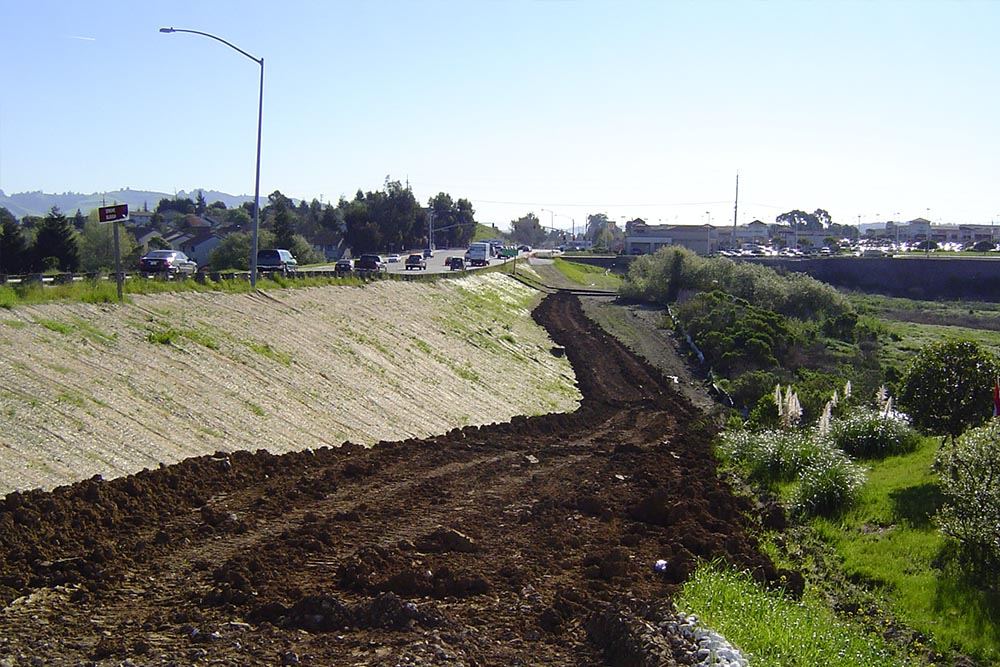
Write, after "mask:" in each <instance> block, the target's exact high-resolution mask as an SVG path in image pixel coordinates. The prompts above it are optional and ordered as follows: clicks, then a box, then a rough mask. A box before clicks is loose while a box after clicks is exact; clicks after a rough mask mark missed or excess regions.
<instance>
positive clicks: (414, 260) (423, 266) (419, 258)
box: [405, 254, 427, 271]
mask: <svg viewBox="0 0 1000 667" xmlns="http://www.w3.org/2000/svg"><path fill="white" fill-rule="evenodd" d="M405 268H406V270H407V271H409V270H410V269H416V270H418V271H420V270H424V271H426V270H427V260H425V259H424V256H423V255H417V254H413V255H410V256H409V257H407V258H406V267H405Z"/></svg>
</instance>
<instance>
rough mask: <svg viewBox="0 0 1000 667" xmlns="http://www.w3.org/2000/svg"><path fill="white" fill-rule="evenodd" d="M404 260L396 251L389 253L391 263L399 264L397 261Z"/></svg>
mask: <svg viewBox="0 0 1000 667" xmlns="http://www.w3.org/2000/svg"><path fill="white" fill-rule="evenodd" d="M402 261H403V258H402V257H400V256H399V255H397V254H396V253H392V254H391V255H389V263H390V264H397V263H399V262H402Z"/></svg>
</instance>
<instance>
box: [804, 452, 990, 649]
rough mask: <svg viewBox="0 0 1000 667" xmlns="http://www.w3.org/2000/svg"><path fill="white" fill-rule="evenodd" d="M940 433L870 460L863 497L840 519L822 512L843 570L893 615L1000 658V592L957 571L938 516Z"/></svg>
mask: <svg viewBox="0 0 1000 667" xmlns="http://www.w3.org/2000/svg"><path fill="white" fill-rule="evenodd" d="M939 442H940V441H939V440H937V439H934V438H927V439H925V441H924V442H923V444H922V445H921V447H920V448H919V449H918V450H917V451H916V452H914V453H912V454H908V455H905V456H894V457H889V458H887V459H885V460H883V461H878V462H874V463H871V464H870V465H871V468H870V470H869V473H868V483H867V485H866V486H865V489H864V491H863V492H862V494H861V497H860V499H859V501H858V503H857V505H856V506H855V507H854V508H853V509H852V510H850V511H848V512H846V513H845V514H844V515H843V516H842V517H840V518H839V519H838V520H837V521H830V520H823V519H816V520H814V521H813V522H812V523H811V526H812V527H813V528H814V529H815V531H816V532H817V534H818V535H819V536H820V537H821V538H822V539H823V540H824V541H825V542H827V543H828V544H829V545H831V546H832V547H833V548H834V549H835V550H836V552H837V553H838V554H839V556H840V558H841V559H842V562H843V569H844V572H845V574H846V575H847V576H848V577H850V578H851V579H853V580H856V581H862V582H865V583H866V584H867V586H868V587H869V588H870V589H874V590H877V591H879V592H880V593H881V594H882V596H883V597H884V599H885V600H886V602H887V604H888V605H889V608H890V609H891V610H892V613H893V615H894V616H895V617H896V618H898V619H899V620H901V621H902V622H904V623H905V624H906V625H908V626H910V627H911V628H913V629H915V630H917V631H918V632H920V633H921V634H923V635H925V636H927V637H929V638H931V639H932V640H933V643H934V645H935V647H936V648H937V649H938V650H951V651H958V652H960V653H966V654H970V655H973V656H976V657H977V658H979V659H981V660H985V661H987V662H989V663H990V664H996V663H997V662H1000V599H998V598H997V597H996V595H995V594H994V595H992V596H991V595H990V594H989V593H988V592H985V591H979V590H976V589H975V588H974V587H972V586H971V585H969V584H968V583H967V582H966V581H965V580H964V579H963V577H962V576H961V574H960V573H958V571H957V569H956V567H955V563H954V561H953V560H952V558H951V556H950V555H949V554H950V550H949V549H948V541H947V539H946V538H945V537H944V536H943V535H942V534H941V533H940V532H939V531H938V530H937V529H936V526H935V525H934V521H933V516H934V513H935V511H936V510H937V508H938V507H940V505H941V503H942V502H943V499H942V497H941V494H940V492H939V490H938V486H937V475H936V473H935V472H934V471H933V469H932V466H933V463H934V458H935V455H936V453H937V449H938V447H939V446H940V445H939Z"/></svg>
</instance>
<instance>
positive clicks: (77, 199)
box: [0, 188, 267, 219]
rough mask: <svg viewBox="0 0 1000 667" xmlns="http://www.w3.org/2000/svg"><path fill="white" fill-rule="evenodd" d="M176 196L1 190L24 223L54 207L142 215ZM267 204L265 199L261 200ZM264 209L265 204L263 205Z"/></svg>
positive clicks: (230, 203)
mask: <svg viewBox="0 0 1000 667" xmlns="http://www.w3.org/2000/svg"><path fill="white" fill-rule="evenodd" d="M201 192H202V194H204V196H205V201H206V203H209V204H211V203H212V202H217V201H221V202H222V203H223V204H225V205H226V206H227V207H228V208H233V207H234V206H239V205H240V204H242V203H243V202H247V201H253V197H250V196H247V195H238V196H235V195H230V194H226V193H225V192H216V191H215V190H205V189H202V190H201ZM174 196H175V195H173V194H171V193H168V192H152V191H150V190H131V189H129V188H125V189H124V190H114V191H111V192H95V193H92V194H83V193H80V192H63V193H62V194H49V193H45V192H41V191H36V192H19V193H17V194H13V195H7V194H5V193H4V192H3V191H2V190H0V206H2V207H4V208H6V209H7V210H8V211H10V212H11V214H13V216H14V217H15V218H18V219H21V218H23V217H24V216H26V215H45V214H46V213H48V212H49V211H50V210H52V207H53V206H58V207H59V210H60V211H62V212H63V213H64V214H66V215H70V216H72V215H74V214H75V213H76V210H77V209H80V212H81V213H83V214H84V215H87V214H88V213H90V211H91V210H93V209H95V208H99V207H101V206H110V205H112V204H128V208H129V210H130V211H141V210H142V209H143V207H145V208H148V209H149V210H150V211H152V210H154V209H155V208H156V205H157V204H158V203H159V202H160V200H161V199H173V198H174ZM197 196H198V189H195V190H192V191H191V192H185V191H183V190H181V191H180V192H178V193H177V195H176V197H177V198H178V199H191V200H192V201H193V200H195V199H196V198H197ZM261 199H262V200H263V203H264V204H266V203H267V201H266V198H265V197H263V196H262V197H261ZM262 206H263V204H262Z"/></svg>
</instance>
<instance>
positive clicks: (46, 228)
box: [32, 206, 80, 272]
mask: <svg viewBox="0 0 1000 667" xmlns="http://www.w3.org/2000/svg"><path fill="white" fill-rule="evenodd" d="M32 254H33V255H34V262H33V266H34V267H35V268H36V269H43V270H47V269H49V268H56V269H58V270H60V271H68V272H73V271H76V270H77V269H78V268H79V267H80V249H79V245H78V242H77V237H76V230H74V229H73V223H72V222H70V220H69V219H68V218H67V217H66V216H65V215H63V214H62V213H61V212H60V211H59V207H58V206H53V207H52V208H51V210H49V213H48V215H46V216H45V217H44V218H43V219H42V222H41V224H40V225H39V226H38V232H37V234H36V235H35V245H34V251H33V253H32Z"/></svg>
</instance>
